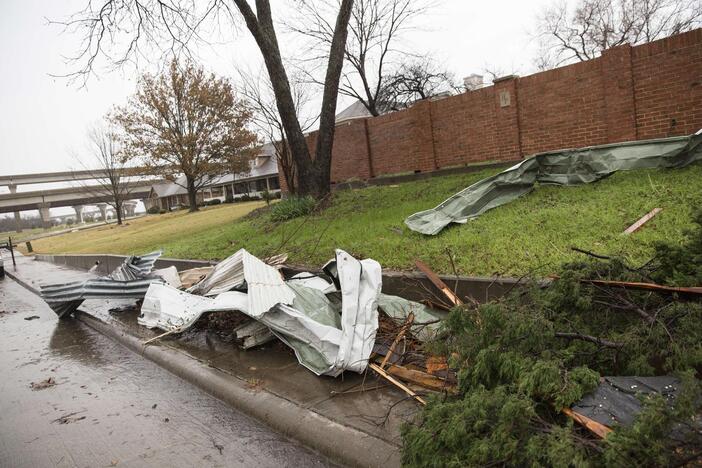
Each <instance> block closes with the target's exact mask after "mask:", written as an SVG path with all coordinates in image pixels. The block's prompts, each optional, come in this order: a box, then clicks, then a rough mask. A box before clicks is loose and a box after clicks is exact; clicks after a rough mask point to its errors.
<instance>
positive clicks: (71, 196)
mask: <svg viewBox="0 0 702 468" xmlns="http://www.w3.org/2000/svg"><path fill="white" fill-rule="evenodd" d="M157 182H159V181H154V180H148V181H139V182H129V183H128V187H129V189H128V190H129V193H128V194H127V195H126V196H125V198H126V199H129V200H136V199H142V200H143V199H146V198H148V196H149V193H150V192H151V186H152V185H153V184H154V183H157ZM32 183H35V182H32ZM107 202H112V197H111V196H110V194H109V193H108V192H107V191H106V190H105V188H104V187H103V186H101V185H93V186H84V187H67V188H59V189H50V190H37V191H31V192H15V193H3V194H0V213H12V212H14V213H18V212H20V211H26V210H39V214H40V215H41V218H42V221H43V222H44V223H45V225H48V224H49V223H50V219H51V217H50V213H49V209H50V208H60V207H66V206H70V207H73V208H74V209H75V210H76V215H77V218H78V221H79V222H80V220H82V210H83V206H84V205H96V206H98V208H100V211H101V212H102V214H103V216H104V215H105V210H106V205H105V204H106V203H107ZM135 206H136V204H135V203H128V204H127V205H126V206H125V211H132V215H133V210H134V207H135ZM15 217H16V218H17V217H18V216H17V215H15Z"/></svg>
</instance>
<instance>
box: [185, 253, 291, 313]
mask: <svg viewBox="0 0 702 468" xmlns="http://www.w3.org/2000/svg"><path fill="white" fill-rule="evenodd" d="M244 282H246V290H247V294H248V298H249V305H248V308H247V313H248V314H249V315H252V316H253V317H254V318H256V316H258V315H260V314H262V313H263V312H265V311H267V310H268V309H270V308H271V307H273V306H274V305H276V304H278V303H283V304H292V301H293V299H294V298H295V294H294V293H293V292H292V291H291V290H290V288H289V287H287V286H286V285H285V283H284V282H283V278H282V277H281V276H280V273H279V272H278V270H276V269H275V268H273V267H271V266H269V265H266V264H265V263H263V262H262V261H261V260H259V259H258V258H256V257H254V256H253V255H251V254H250V253H249V252H247V251H246V250H245V249H241V250H239V251H238V252H236V253H235V254H234V255H232V256H230V257H229V258H226V259H225V260H222V261H221V262H219V263H218V264H217V265H215V267H214V269H213V270H212V271H211V272H210V273H209V274H208V275H207V276H206V277H205V279H203V280H202V281H200V282H199V283H197V284H195V285H194V286H193V287H191V288H190V289H189V290H188V292H190V293H193V294H201V295H204V296H216V295H218V294H221V293H223V292H226V291H230V290H232V289H234V288H241V287H242V286H243V285H244Z"/></svg>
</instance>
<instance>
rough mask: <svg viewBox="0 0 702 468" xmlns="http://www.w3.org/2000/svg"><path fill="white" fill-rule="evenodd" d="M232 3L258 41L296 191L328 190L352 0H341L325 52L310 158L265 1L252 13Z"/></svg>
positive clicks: (240, 0)
mask: <svg viewBox="0 0 702 468" xmlns="http://www.w3.org/2000/svg"><path fill="white" fill-rule="evenodd" d="M234 3H235V4H236V6H237V8H238V9H239V11H240V12H241V14H242V16H243V17H244V20H245V21H246V26H247V28H248V29H249V31H250V32H251V34H252V35H253V37H254V39H255V40H256V44H258V47H259V49H260V50H261V54H262V55H263V60H264V63H265V64H266V70H267V71H268V76H269V78H270V80H271V85H272V87H273V94H274V95H275V101H276V105H277V107H278V113H279V114H280V120H281V123H282V124H283V127H284V128H285V134H286V136H287V140H288V145H289V147H290V151H291V154H292V158H293V162H294V164H295V166H296V168H297V176H298V181H297V188H298V194H299V195H303V196H304V195H312V196H314V197H317V198H321V197H323V196H325V195H326V194H327V193H329V190H330V180H331V176H330V171H331V154H332V153H331V150H332V145H333V140H334V126H335V121H334V116H335V113H336V98H337V96H338V92H339V79H340V77H341V66H342V64H343V61H344V49H345V47H346V31H347V26H348V23H349V17H350V16H351V7H352V6H353V0H342V2H341V6H340V8H339V15H338V16H337V21H336V27H335V30H334V37H333V39H332V45H331V48H330V53H329V64H328V66H327V75H326V79H325V82H324V97H323V100H322V110H321V113H320V126H319V137H318V140H317V151H316V154H315V158H314V159H312V158H311V156H310V150H309V147H308V146H307V141H306V140H305V135H304V134H303V133H302V129H301V127H300V122H299V120H298V119H297V112H296V109H295V101H294V99H293V97H292V92H291V91H290V82H289V81H288V76H287V73H286V72H285V66H284V65H283V60H282V58H281V56H280V49H279V47H278V39H277V37H276V33H275V28H274V27H273V19H272V16H271V11H270V3H269V1H268V0H257V1H256V13H254V12H253V10H251V7H250V6H249V4H248V2H247V0H234ZM256 15H258V17H257V16H256Z"/></svg>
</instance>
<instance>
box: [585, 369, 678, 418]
mask: <svg viewBox="0 0 702 468" xmlns="http://www.w3.org/2000/svg"><path fill="white" fill-rule="evenodd" d="M679 386H680V381H679V380H678V379H677V378H675V377H672V376H661V377H604V381H603V382H602V383H601V384H600V386H599V387H597V388H596V389H595V391H594V392H592V393H590V394H589V395H587V396H585V398H583V399H582V400H580V401H579V402H577V403H576V404H575V405H573V407H572V409H573V411H575V412H576V413H579V414H582V415H583V416H587V417H588V418H590V419H593V420H595V421H597V422H599V423H601V424H604V425H606V426H610V427H611V426H615V425H624V426H628V425H630V424H632V423H633V422H634V419H635V418H636V416H637V415H638V414H639V413H640V412H641V407H642V403H641V397H645V396H646V395H651V394H656V393H657V394H661V395H663V397H664V398H666V400H667V401H668V402H669V403H670V405H671V406H672V405H673V403H674V402H675V398H676V396H677V394H678V389H679Z"/></svg>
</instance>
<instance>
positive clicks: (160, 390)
mask: <svg viewBox="0 0 702 468" xmlns="http://www.w3.org/2000/svg"><path fill="white" fill-rule="evenodd" d="M34 315H36V316H38V317H39V318H37V319H32V320H26V319H27V318H29V317H31V316H34ZM42 382H43V384H42ZM32 383H34V384H35V385H37V384H38V388H37V389H32V388H31V385H32ZM43 387H45V388H43ZM326 465H327V462H325V461H324V459H323V458H321V457H320V456H318V455H316V454H314V453H311V452H309V451H307V450H305V449H304V448H300V447H298V446H297V445H296V444H295V443H293V442H291V441H289V440H287V439H285V438H283V437H282V436H280V435H278V434H276V433H274V432H272V431H271V430H270V429H268V428H266V427H265V426H263V425H261V424H260V423H258V422H256V421H254V420H252V419H251V418H248V417H247V416H245V415H243V414H241V413H239V412H237V411H235V410H233V409H231V408H230V407H228V406H227V405H225V404H224V403H222V402H220V401H219V400H216V399H214V398H212V397H210V396H209V395H207V394H205V393H203V392H202V391H200V390H199V389H197V388H195V387H193V386H192V385H190V384H188V383H187V382H184V381H182V380H180V379H179V378H177V377H175V376H173V375H171V374H169V373H168V372H166V371H164V370H163V369H161V368H160V367H158V366H157V365H155V364H153V363H152V362H150V361H148V360H146V359H144V358H142V357H141V356H138V355H136V354H134V353H131V352H130V351H128V350H126V349H125V348H123V347H121V346H120V345H119V344H117V343H115V342H113V341H111V340H110V339H109V338H106V337H104V336H102V335H100V334H99V333H97V332H95V331H94V330H92V329H90V328H88V327H87V326H86V325H84V324H82V323H80V322H77V321H75V320H73V319H69V320H66V321H61V322H59V321H58V320H57V319H56V317H55V315H54V313H53V312H52V311H51V310H50V309H49V308H48V307H47V306H46V305H45V304H44V303H43V302H42V301H41V300H40V299H39V298H38V297H36V296H35V295H34V294H32V293H31V292H29V291H27V290H25V289H24V288H22V287H21V286H19V285H18V284H16V283H15V282H13V281H11V280H10V279H9V278H6V279H4V280H2V281H0V466H12V467H24V466H26V467H44V466H80V467H84V466H91V467H94V466H257V467H265V466H326Z"/></svg>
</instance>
